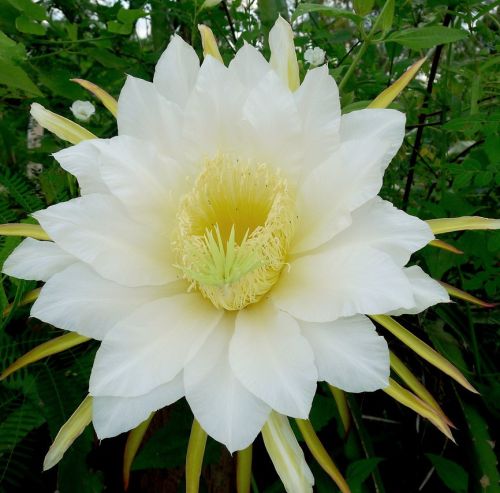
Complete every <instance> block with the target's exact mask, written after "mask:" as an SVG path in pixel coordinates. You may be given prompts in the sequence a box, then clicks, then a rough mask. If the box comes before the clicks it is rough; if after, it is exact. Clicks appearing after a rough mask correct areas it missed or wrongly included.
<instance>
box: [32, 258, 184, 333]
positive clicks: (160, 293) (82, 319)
mask: <svg viewBox="0 0 500 493" xmlns="http://www.w3.org/2000/svg"><path fill="white" fill-rule="evenodd" d="M178 289H179V288H178V286H175V285H169V286H159V287H141V288H127V287H124V286H120V285H119V284H116V283H114V282H112V281H107V280H106V279H103V278H102V277H101V276H99V274H96V273H95V272H94V271H93V270H92V269H91V268H90V267H89V266H87V265H85V264H82V263H80V262H79V263H77V264H74V265H71V266H69V267H68V268H67V269H65V270H64V271H62V272H60V273H59V274H56V275H54V276H52V277H51V278H50V279H49V280H48V281H47V283H46V284H45V286H43V288H42V291H41V292H40V295H39V297H38V299H37V300H36V301H35V304H34V305H33V307H32V308H31V316H32V317H36V318H38V319H39V320H42V321H43V322H46V323H49V324H52V325H54V326H55V327H59V328H60V329H64V330H71V331H73V332H78V333H79V334H82V335H84V336H87V337H92V338H93V339H103V338H104V336H105V335H106V333H107V332H108V330H109V329H111V327H113V326H114V325H115V324H116V323H117V322H118V321H120V320H122V319H124V318H125V317H127V316H129V315H130V314H131V313H132V312H133V311H134V310H135V309H136V308H139V307H140V306H141V305H143V304H145V303H149V302H150V301H153V300H156V299H158V298H162V297H165V296H171V295H172V294H174V293H176V292H177V291H178Z"/></svg>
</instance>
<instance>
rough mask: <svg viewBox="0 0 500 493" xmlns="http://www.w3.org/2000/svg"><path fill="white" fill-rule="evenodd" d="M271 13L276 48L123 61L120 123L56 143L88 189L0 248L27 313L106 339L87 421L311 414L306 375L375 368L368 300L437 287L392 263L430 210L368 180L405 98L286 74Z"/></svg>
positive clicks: (247, 425)
mask: <svg viewBox="0 0 500 493" xmlns="http://www.w3.org/2000/svg"><path fill="white" fill-rule="evenodd" d="M284 29H285V30H287V29H288V30H289V29H290V28H289V26H287V25H286V23H285V21H283V20H282V19H281V20H279V21H278V23H277V25H276V26H275V28H274V30H273V32H272V33H271V41H272V42H271V48H272V50H273V54H272V60H273V64H272V66H271V65H270V64H269V63H268V62H267V61H266V60H265V59H264V58H263V57H262V55H261V54H260V53H259V52H258V51H257V50H256V49H255V48H253V47H252V46H250V45H245V46H244V47H243V48H241V49H240V50H239V51H238V53H237V54H236V56H235V57H234V59H233V60H232V61H231V63H230V64H229V67H227V68H226V67H225V66H224V65H223V64H222V63H221V62H220V61H219V60H216V59H215V58H213V57H211V56H207V57H206V58H205V60H204V62H203V63H202V65H201V67H200V63H199V60H198V57H197V55H196V53H195V51H194V50H193V48H191V46H189V45H188V44H186V43H185V42H184V41H183V40H182V39H181V38H180V37H178V36H176V37H174V38H173V39H172V41H171V42H170V44H169V45H168V47H167V49H166V51H165V53H163V55H162V56H161V58H160V60H159V62H158V64H157V66H156V71H155V75H154V79H153V82H152V83H151V82H147V81H144V80H141V79H137V78H135V77H132V76H129V77H128V78H127V81H126V83H125V86H124V87H123V89H122V92H121V95H120V98H119V102H118V105H119V108H118V133H119V135H118V136H117V137H114V138H111V139H91V140H86V141H84V142H81V143H79V144H77V145H75V146H72V147H69V148H67V149H64V150H62V151H59V152H58V153H56V154H55V158H56V159H57V160H58V161H59V163H60V164H61V166H62V167H63V168H64V169H66V170H67V171H69V172H70V173H72V174H74V175H75V176H76V177H77V178H78V181H79V184H80V188H81V193H82V196H81V197H79V198H76V199H73V200H70V201H68V202H64V203H61V204H57V205H53V206H51V207H49V208H47V209H45V210H42V211H38V212H36V213H35V214H34V217H35V218H36V219H37V220H38V221H39V223H40V224H41V226H42V228H43V229H44V230H45V231H46V232H47V233H48V235H49V236H50V238H51V239H52V240H53V241H52V242H49V241H37V240H34V239H26V240H25V241H24V242H23V243H22V244H21V245H20V246H19V247H18V248H17V249H16V250H15V251H14V252H13V254H12V255H11V256H10V257H9V259H8V260H7V261H6V263H5V265H4V272H6V273H7V274H9V275H12V276H16V277H19V278H24V279H39V280H42V281H46V284H45V285H44V287H43V288H42V291H41V293H40V297H39V298H38V300H37V301H36V303H35V304H34V306H33V308H32V311H31V314H32V315H33V316H34V317H37V318H39V319H40V320H42V321H44V322H48V323H51V324H53V325H55V326H57V327H60V328H62V329H65V330H70V331H76V332H78V333H80V334H82V335H85V336H88V337H93V338H95V339H98V340H101V341H102V343H101V346H100V349H99V351H98V352H97V355H96V359H95V362H94V366H93V369H92V375H91V379H90V394H91V395H92V396H93V423H94V427H95V429H96V432H97V435H98V436H99V438H106V437H111V436H114V435H117V434H119V433H121V432H124V431H126V430H129V429H131V428H133V427H135V426H137V425H138V424H139V423H141V422H142V421H143V420H144V419H146V418H147V416H148V415H149V414H150V412H151V411H153V410H156V409H159V408H161V407H163V406H166V405H168V404H170V403H172V402H174V401H176V400H177V399H179V398H181V397H182V396H186V399H187V401H188V403H189V405H190V406H191V409H192V411H193V413H194V415H195V417H196V419H197V420H198V421H199V423H200V424H201V426H202V427H203V428H204V429H205V430H206V431H207V432H208V433H209V434H210V435H211V436H212V437H214V438H215V439H216V440H219V441H220V442H222V443H224V444H225V445H226V446H227V447H228V449H229V450H230V451H234V450H239V449H243V448H245V447H246V446H247V445H249V444H250V443H251V442H252V441H253V440H254V438H255V437H256V435H257V434H258V433H259V432H260V430H261V429H262V427H263V425H264V423H266V421H267V420H268V417H269V415H270V413H271V410H275V411H277V412H278V413H280V414H284V415H287V416H293V417H299V418H306V417H307V416H308V414H309V411H310V408H311V402H312V399H313V396H314V394H315V391H316V384H317V381H322V380H325V381H327V382H329V383H330V384H332V385H334V386H336V387H339V388H341V389H344V390H346V391H350V392H362V391H372V390H376V389H380V388H384V387H386V386H387V385H388V376H389V351H388V348H387V343H386V341H385V340H384V339H383V337H380V336H378V335H377V333H376V331H375V328H374V326H373V324H372V323H371V321H370V320H369V318H368V317H367V316H366V315H370V314H382V313H389V312H397V313H401V312H412V313H414V312H419V311H421V310H423V309H425V308H427V307H428V306H430V305H432V304H435V303H437V302H440V301H446V300H447V299H448V296H447V294H446V292H445V291H444V289H443V288H442V287H441V286H440V285H439V284H438V283H437V282H435V281H433V280H432V279H430V278H429V277H428V276H427V275H426V274H425V273H424V272H423V271H422V270H421V269H420V268H419V267H409V268H406V267H405V265H406V264H407V262H408V260H409V258H410V255H411V253H412V252H414V251H416V250H418V249H420V248H422V247H423V246H424V245H426V244H427V243H428V242H429V241H430V240H431V239H432V238H433V235H432V233H431V231H430V229H429V227H428V226H427V224H426V223H425V222H423V221H421V220H419V219H417V218H415V217H412V216H409V215H408V214H406V213H404V212H402V211H400V210H398V209H396V208H395V207H393V206H392V205H391V204H390V203H389V202H386V201H384V200H382V199H381V198H380V197H378V196H377V194H378V192H379V190H380V188H381V185H382V178H383V174H384V170H385V168H386V167H387V165H388V164H389V162H390V161H391V159H392V158H393V156H394V155H395V154H396V152H397V151H398V149H399V147H400V146H401V143H402V140H403V137H404V126H405V117H404V115H403V114H401V113H400V112H398V111H395V110H382V109H365V110H360V111H355V112H352V113H349V114H347V115H343V116H342V115H341V112H340V103H339V96H338V90H337V86H336V84H335V82H334V80H333V79H332V78H331V77H330V75H329V73H328V69H327V67H326V66H323V67H320V68H315V69H312V70H310V71H309V72H308V73H307V74H306V76H305V79H304V80H303V81H302V83H301V84H300V87H298V89H297V90H292V89H293V88H295V87H296V86H297V85H298V84H299V83H300V81H298V68H297V64H296V59H295V58H294V57H295V52H294V50H293V48H291V47H290V46H289V45H287V43H289V38H290V36H289V32H288V31H287V32H285V31H283V30H284ZM290 87H291V88H292V89H290ZM276 419H278V418H276ZM276 423H277V422H276ZM276 423H275V424H276ZM269 426H270V428H269V433H268V434H269V436H271V435H272V433H271V432H272V430H273V429H274V428H272V426H271V424H270V425H269ZM273 426H274V425H273ZM276 426H277V425H276ZM283 440H284V441H283V443H286V442H287V439H283ZM303 477H304V478H306V479H305V480H307V481H309V479H307V478H309V476H308V474H306V475H305V476H304V475H303ZM309 483H310V481H309Z"/></svg>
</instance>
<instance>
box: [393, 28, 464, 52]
mask: <svg viewBox="0 0 500 493" xmlns="http://www.w3.org/2000/svg"><path fill="white" fill-rule="evenodd" d="M467 36H468V33H467V32H466V31H462V30H461V29H453V28H451V27H444V26H429V27H415V28H410V29H405V30H404V31H397V32H395V33H393V34H391V35H390V36H389V37H388V38H386V39H385V42H393V43H399V44H401V45H403V46H407V47H408V48H412V49H414V50H420V49H425V48H432V47H433V46H436V45H440V44H445V43H453V42H455V41H458V40H460V39H465V38H466V37H467Z"/></svg>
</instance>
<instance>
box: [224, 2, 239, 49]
mask: <svg viewBox="0 0 500 493" xmlns="http://www.w3.org/2000/svg"><path fill="white" fill-rule="evenodd" d="M222 8H223V9H224V12H225V13H226V17H227V22H228V23H229V29H231V36H232V38H233V42H234V47H235V48H236V43H237V42H238V38H237V37H236V31H235V30H234V24H233V19H232V18H231V12H229V9H228V8H227V3H226V0H223V2H222Z"/></svg>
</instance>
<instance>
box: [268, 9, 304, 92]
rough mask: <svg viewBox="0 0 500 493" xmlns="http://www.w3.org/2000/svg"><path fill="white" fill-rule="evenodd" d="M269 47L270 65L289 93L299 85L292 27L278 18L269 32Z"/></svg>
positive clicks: (281, 18)
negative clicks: (288, 89)
mask: <svg viewBox="0 0 500 493" xmlns="http://www.w3.org/2000/svg"><path fill="white" fill-rule="evenodd" d="M269 47H270V48H271V60H270V62H269V63H270V64H271V66H272V67H273V69H274V70H275V72H276V73H277V74H278V75H279V77H280V78H281V80H282V81H283V82H284V83H285V85H286V86H287V87H289V88H290V90H291V91H295V90H296V89H297V88H298V87H299V84H300V79H299V64H298V63H297V55H296V53H295V44H294V42H293V31H292V26H290V24H288V22H287V21H286V20H285V19H283V17H281V16H279V17H278V18H277V19H276V22H275V23H274V26H273V28H272V29H271V31H270V32H269Z"/></svg>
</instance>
